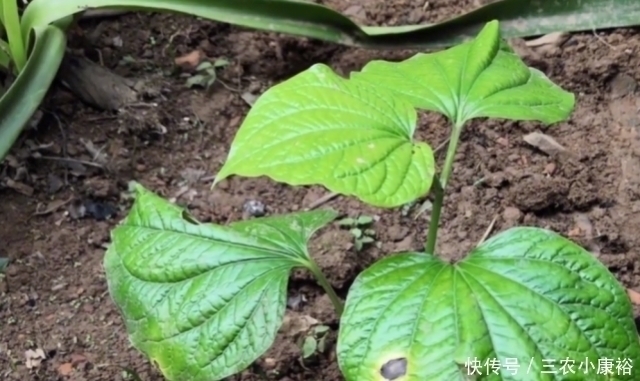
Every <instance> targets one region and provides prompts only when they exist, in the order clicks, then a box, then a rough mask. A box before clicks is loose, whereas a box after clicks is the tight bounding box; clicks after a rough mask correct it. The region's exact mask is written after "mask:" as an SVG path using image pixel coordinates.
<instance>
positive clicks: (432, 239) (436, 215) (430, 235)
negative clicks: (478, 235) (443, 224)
mask: <svg viewBox="0 0 640 381" xmlns="http://www.w3.org/2000/svg"><path fill="white" fill-rule="evenodd" d="M431 191H432V192H433V193H434V195H435V197H434V200H433V207H432V209H431V221H429V231H428V232H427V243H426V245H425V247H424V251H425V252H426V253H429V254H435V250H436V238H437V237H438V224H439V222H440V212H441V211H442V203H443V201H444V189H442V185H440V180H439V179H438V177H436V176H433V185H432V188H431Z"/></svg>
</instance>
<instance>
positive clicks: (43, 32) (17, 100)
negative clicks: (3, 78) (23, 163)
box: [0, 26, 66, 161]
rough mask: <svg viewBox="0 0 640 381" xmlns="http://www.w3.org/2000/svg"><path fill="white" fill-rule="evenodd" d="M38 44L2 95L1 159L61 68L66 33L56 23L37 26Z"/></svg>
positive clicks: (0, 104) (35, 32)
mask: <svg viewBox="0 0 640 381" xmlns="http://www.w3.org/2000/svg"><path fill="white" fill-rule="evenodd" d="M34 35H35V45H34V48H33V51H32V53H31V56H30V57H29V60H28V61H27V64H26V66H25V67H24V70H22V71H21V72H20V74H19V75H18V77H17V78H16V80H15V81H14V82H13V84H12V85H11V87H10V88H9V90H7V92H6V93H5V94H4V95H3V96H2V98H0V161H2V160H3V159H4V157H5V156H6V155H7V153H8V152H9V150H10V149H11V146H12V145H13V143H14V142H15V141H16V139H17V138H18V136H19V135H20V132H21V131H22V129H23V128H24V126H25V125H26V124H27V123H28V122H29V120H30V119H31V116H32V115H33V113H34V112H35V111H36V110H37V109H38V107H39V106H40V103H41V102H42V100H43V99H44V96H45V95H46V94H47V91H48V90H49V86H51V83H52V82H53V79H54V78H55V76H56V73H57V72H58V67H59V66H60V62H62V57H63V56H64V49H65V45H66V37H65V34H64V32H63V31H62V30H60V29H58V28H57V27H54V26H46V27H42V28H40V27H38V28H36V29H34Z"/></svg>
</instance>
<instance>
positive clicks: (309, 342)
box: [302, 336, 318, 359]
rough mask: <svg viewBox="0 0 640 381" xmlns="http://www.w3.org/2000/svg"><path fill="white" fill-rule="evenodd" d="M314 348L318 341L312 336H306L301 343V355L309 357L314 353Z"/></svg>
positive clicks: (316, 347)
mask: <svg viewBox="0 0 640 381" xmlns="http://www.w3.org/2000/svg"><path fill="white" fill-rule="evenodd" d="M316 349H318V341H317V340H316V338H315V337H313V336H307V337H305V338H304V342H303V343H302V357H303V358H305V359H306V358H309V357H311V356H313V354H314V353H316Z"/></svg>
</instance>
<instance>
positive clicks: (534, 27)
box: [22, 0, 640, 50]
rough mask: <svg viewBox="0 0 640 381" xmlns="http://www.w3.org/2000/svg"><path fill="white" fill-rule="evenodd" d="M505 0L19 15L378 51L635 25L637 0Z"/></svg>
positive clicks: (114, 1)
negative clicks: (432, 20)
mask: <svg viewBox="0 0 640 381" xmlns="http://www.w3.org/2000/svg"><path fill="white" fill-rule="evenodd" d="M542 4H544V5H543V6H541V3H540V0H503V1H496V2H492V3H491V4H488V5H485V6H483V7H479V8H477V9H474V10H473V11H471V12H468V13H466V14H462V15H457V16H455V17H453V18H450V19H448V20H445V21H443V22H441V23H437V24H431V25H400V26H392V27H379V26H375V27H367V26H359V25H357V24H356V23H354V22H353V21H352V20H351V19H349V18H348V17H345V16H344V15H341V14H340V13H338V12H336V11H333V10H331V9H330V8H328V7H324V6H322V5H319V4H315V3H313V2H311V1H295V0H182V1H173V0H32V1H31V2H30V3H29V6H28V7H27V10H26V12H25V14H24V17H23V26H22V31H23V38H24V39H25V41H26V40H27V36H28V33H29V30H30V29H31V27H32V26H38V25H39V26H46V25H49V24H50V23H52V22H54V21H56V20H59V19H60V18H64V17H66V16H69V15H73V14H76V13H78V12H80V11H82V10H84V9H86V8H87V7H89V8H104V7H115V8H129V9H133V10H140V9H146V10H148V11H171V12H181V13H186V14H191V15H195V16H199V17H203V18H207V19H210V20H215V21H220V22H226V23H230V24H235V25H240V26H244V27H249V28H255V29H260V30H265V31H270V32H280V33H288V34H294V35H299V36H305V37H312V38H318V39H321V40H325V41H331V42H334V43H339V44H343V45H350V46H361V47H367V48H376V49H399V48H404V49H408V48H409V49H416V50H424V49H426V48H429V49H432V48H441V47H445V46H451V45H455V44H457V43H460V42H463V41H466V40H468V39H469V38H470V37H471V36H473V35H474V34H476V33H477V32H478V31H479V30H480V29H481V28H482V27H483V26H484V24H485V23H487V22H489V21H491V20H495V19H498V20H501V24H502V29H503V34H504V36H505V37H508V38H512V37H523V36H536V35H543V34H546V33H550V32H557V31H592V30H594V29H601V28H607V29H609V28H615V27H628V26H634V25H638V20H639V19H640V8H639V7H638V3H637V2H636V1H635V0H618V1H615V2H613V3H612V2H611V0H563V1H556V2H544V3H542Z"/></svg>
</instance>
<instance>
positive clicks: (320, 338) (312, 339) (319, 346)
mask: <svg viewBox="0 0 640 381" xmlns="http://www.w3.org/2000/svg"><path fill="white" fill-rule="evenodd" d="M328 333H329V327H327V326H326V325H318V326H315V327H313V330H312V331H311V332H309V334H308V335H307V336H305V337H304V339H303V341H302V345H301V352H302V358H303V359H308V358H310V357H312V356H313V355H315V354H316V353H324V351H325V350H326V347H327V344H326V342H327V334H328Z"/></svg>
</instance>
